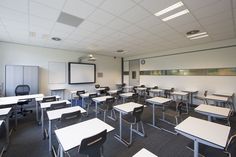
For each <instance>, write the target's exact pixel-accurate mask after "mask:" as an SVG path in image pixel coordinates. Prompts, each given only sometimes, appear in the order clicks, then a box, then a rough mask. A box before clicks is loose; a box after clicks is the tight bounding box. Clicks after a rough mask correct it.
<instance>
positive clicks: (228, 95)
mask: <svg viewBox="0 0 236 157" xmlns="http://www.w3.org/2000/svg"><path fill="white" fill-rule="evenodd" d="M233 94H234V93H219V92H217V93H214V94H212V95H216V96H223V97H232V96H233Z"/></svg>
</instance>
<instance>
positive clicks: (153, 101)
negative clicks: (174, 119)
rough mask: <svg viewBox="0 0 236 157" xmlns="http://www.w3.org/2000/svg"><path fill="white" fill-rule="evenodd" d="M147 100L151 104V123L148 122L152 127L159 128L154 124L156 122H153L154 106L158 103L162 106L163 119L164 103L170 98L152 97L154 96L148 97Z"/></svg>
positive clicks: (163, 114)
mask: <svg viewBox="0 0 236 157" xmlns="http://www.w3.org/2000/svg"><path fill="white" fill-rule="evenodd" d="M146 101H147V102H149V103H151V104H152V124H150V125H151V126H153V127H154V128H157V129H160V128H159V127H157V126H156V122H155V106H156V105H159V106H162V120H163V121H166V120H165V104H166V103H167V102H170V101H171V99H169V98H162V97H154V98H150V99H147V100H146Z"/></svg>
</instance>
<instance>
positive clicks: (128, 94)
mask: <svg viewBox="0 0 236 157" xmlns="http://www.w3.org/2000/svg"><path fill="white" fill-rule="evenodd" d="M133 94H134V93H131V92H128V93H122V94H120V96H121V97H122V98H123V97H124V98H127V97H131V96H132V95H133Z"/></svg>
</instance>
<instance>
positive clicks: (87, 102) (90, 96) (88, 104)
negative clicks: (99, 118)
mask: <svg viewBox="0 0 236 157" xmlns="http://www.w3.org/2000/svg"><path fill="white" fill-rule="evenodd" d="M97 96H98V95H97V93H94V94H89V97H88V98H87V99H86V105H87V116H88V114H89V108H90V105H92V103H93V98H96V97H97Z"/></svg>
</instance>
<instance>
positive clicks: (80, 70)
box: [68, 62, 96, 84]
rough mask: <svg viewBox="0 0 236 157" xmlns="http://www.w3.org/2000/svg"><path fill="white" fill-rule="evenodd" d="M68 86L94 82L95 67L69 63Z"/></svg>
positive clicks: (93, 65)
mask: <svg viewBox="0 0 236 157" xmlns="http://www.w3.org/2000/svg"><path fill="white" fill-rule="evenodd" d="M68 68H69V72H68V74H69V84H85V83H95V82H96V65H95V64H89V63H76V62H69V65H68Z"/></svg>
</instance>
